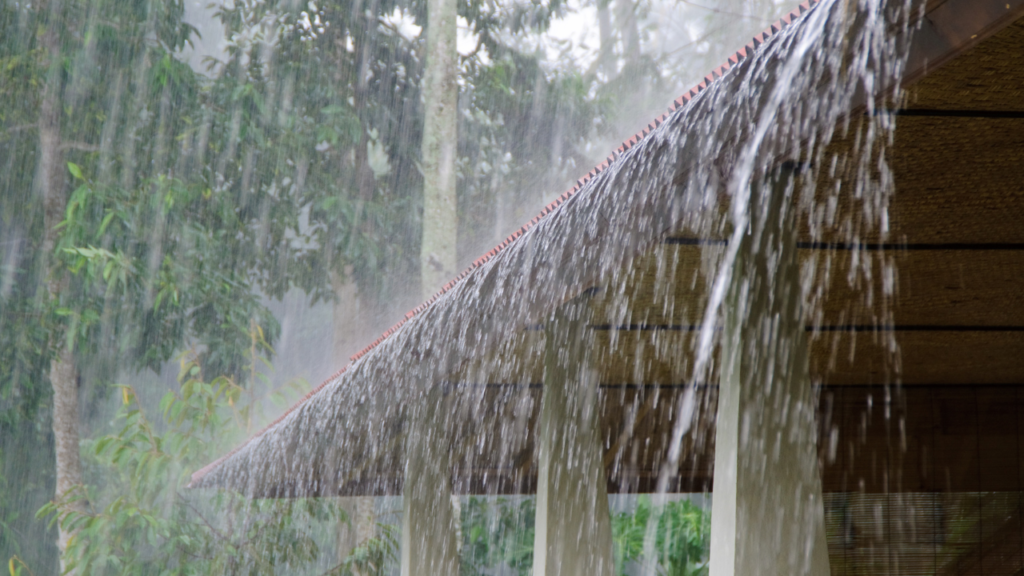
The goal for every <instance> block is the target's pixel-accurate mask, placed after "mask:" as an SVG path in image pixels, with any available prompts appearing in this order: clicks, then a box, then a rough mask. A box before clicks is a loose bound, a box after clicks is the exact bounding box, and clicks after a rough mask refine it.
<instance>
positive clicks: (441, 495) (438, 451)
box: [401, 391, 460, 576]
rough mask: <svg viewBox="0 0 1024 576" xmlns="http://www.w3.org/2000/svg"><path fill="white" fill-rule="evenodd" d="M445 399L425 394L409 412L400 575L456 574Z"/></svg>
mask: <svg viewBox="0 0 1024 576" xmlns="http://www.w3.org/2000/svg"><path fill="white" fill-rule="evenodd" d="M444 405H445V398H444V397H443V395H442V394H441V393H440V391H434V392H431V393H428V394H427V395H426V402H425V406H421V407H418V408H419V409H418V410H414V411H413V412H414V413H413V415H412V416H411V420H412V421H411V424H410V428H409V436H408V438H407V440H406V455H405V487H404V488H403V489H402V570H401V574H402V576H454V575H456V574H458V573H459V554H458V540H457V538H456V533H457V527H458V523H459V521H460V519H459V518H457V517H456V515H455V513H454V511H453V506H452V496H451V494H452V483H451V469H450V468H449V461H448V454H449V452H450V438H449V434H448V432H447V431H448V430H449V429H450V427H449V426H448V422H447V421H446V416H447V415H446V413H445V410H444V409H443V408H444Z"/></svg>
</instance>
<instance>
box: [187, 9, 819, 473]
mask: <svg viewBox="0 0 1024 576" xmlns="http://www.w3.org/2000/svg"><path fill="white" fill-rule="evenodd" d="M819 1H820V0H807V1H805V2H802V3H800V5H799V6H798V7H797V8H796V9H794V10H792V11H791V12H789V13H787V14H786V15H784V16H783V17H782V18H780V19H779V20H778V21H776V22H775V23H774V24H772V25H771V26H769V27H768V28H766V29H765V30H764V31H763V32H761V33H760V34H758V35H756V36H754V37H753V38H752V39H751V40H750V42H748V43H747V45H746V46H744V47H742V48H740V49H739V50H737V51H736V52H735V53H734V54H732V55H731V56H729V57H728V59H727V60H726V62H724V63H723V64H722V65H721V66H718V67H717V68H715V69H714V70H712V71H711V73H709V74H708V75H706V76H705V77H704V79H703V80H702V81H701V82H699V83H698V84H697V85H696V86H694V87H693V88H691V89H689V90H688V91H687V92H686V93H684V94H683V95H682V96H680V97H679V98H676V99H675V100H674V101H673V102H672V104H671V105H670V106H669V108H668V110H667V111H666V112H664V113H663V114H662V115H660V116H658V117H657V118H655V119H654V120H653V121H652V122H650V123H649V124H648V125H647V127H646V128H643V129H642V130H641V131H640V132H637V133H636V134H634V135H633V136H631V137H630V138H627V139H626V140H625V141H624V142H623V143H622V144H621V145H620V146H619V147H618V148H617V149H616V150H615V151H614V152H612V153H611V154H610V155H609V156H608V158H606V159H605V161H604V162H602V163H601V164H598V165H597V166H595V167H594V168H593V169H592V170H590V171H589V172H587V174H586V175H584V176H583V177H582V178H579V179H578V180H577V181H576V183H575V184H574V185H573V186H572V188H570V189H568V190H566V191H565V192H563V193H562V194H561V195H560V196H559V197H558V198H556V199H555V200H554V201H553V202H551V203H550V204H548V205H547V206H545V207H544V209H543V210H541V211H540V214H538V215H537V216H535V217H534V218H533V219H531V220H530V221H529V222H527V223H525V224H523V225H522V226H520V227H519V229H518V230H516V231H515V232H513V233H512V234H510V235H509V236H508V237H507V238H505V240H503V241H502V242H501V243H500V244H498V245H497V246H495V247H494V248H492V249H491V250H489V251H488V252H487V253H485V254H483V255H482V256H480V257H479V258H477V259H476V260H474V261H473V263H472V264H470V265H469V267H467V268H466V269H465V270H463V271H462V273H460V274H459V275H458V276H456V277H455V278H453V279H451V280H450V281H448V282H447V283H446V284H445V285H444V286H442V287H441V289H440V290H438V291H437V292H436V293H435V294H434V295H433V296H431V297H430V298H429V299H427V300H426V301H425V302H423V303H422V304H420V305H419V306H417V307H416V308H413V309H412V310H410V311H409V312H407V313H406V314H405V317H404V318H402V319H401V320H400V321H398V322H397V323H396V324H395V325H394V326H392V327H390V328H388V329H387V330H386V331H384V333H383V334H381V335H380V336H379V337H378V338H377V339H376V340H374V341H373V342H371V343H370V344H369V345H367V346H366V347H365V348H363V349H362V350H360V351H359V352H357V353H355V354H353V355H352V356H351V357H350V358H349V363H348V364H346V365H345V366H343V367H342V368H341V369H340V370H338V371H337V372H335V373H334V374H332V375H331V376H330V377H328V378H327V379H326V380H324V381H323V382H321V383H320V384H319V385H318V386H316V387H315V388H313V389H312V390H310V391H309V392H308V393H307V394H306V395H305V397H303V398H302V399H300V400H299V401H298V402H296V403H295V404H294V405H293V406H292V407H290V408H288V409H287V410H286V411H285V412H284V413H283V414H281V416H279V417H278V418H277V419H276V420H274V421H273V422H271V423H270V424H268V425H267V426H266V427H265V428H264V429H263V430H261V431H259V432H257V433H256V434H254V435H253V438H256V437H258V436H260V435H261V434H263V433H264V432H266V431H267V430H269V429H270V428H273V427H274V426H275V425H277V424H278V423H279V422H280V421H282V420H283V419H284V418H286V417H287V416H288V414H289V413H291V412H292V411H294V410H295V409H296V408H297V407H298V406H300V405H302V404H303V403H304V402H306V401H307V400H308V399H309V398H311V397H313V396H314V395H316V394H317V393H318V392H319V391H320V390H322V389H323V388H324V387H325V386H327V385H328V384H329V383H330V382H333V381H334V380H336V379H337V378H338V377H339V376H341V375H342V374H344V373H345V371H346V370H348V368H349V366H351V365H352V363H354V362H356V361H358V360H359V359H360V358H362V357H363V356H365V355H367V354H369V353H370V352H371V351H372V350H373V349H374V348H376V347H377V346H378V345H379V344H380V343H381V342H383V341H384V340H385V339H387V338H388V337H390V336H391V335H392V334H394V333H395V332H397V331H398V330H399V329H401V328H402V326H404V325H405V324H406V322H408V321H409V320H410V319H411V318H413V317H414V316H416V315H418V314H420V313H422V312H423V311H424V310H426V309H427V308H429V307H430V306H431V305H433V304H434V302H436V301H437V300H438V299H439V298H441V297H442V296H443V295H444V294H446V293H447V292H448V291H450V290H451V289H452V288H453V287H455V285H457V284H458V283H459V282H461V281H462V280H463V279H464V278H466V277H467V276H469V275H470V274H471V273H472V272H473V271H474V270H476V269H478V268H479V267H480V266H482V265H483V264H485V263H487V262H488V261H490V260H491V259H492V258H493V257H494V256H496V255H497V254H498V253H499V252H501V251H502V250H504V249H505V248H507V247H508V246H509V245H511V244H512V243H513V242H515V241H516V240H518V239H519V238H520V237H522V235H523V234H525V233H526V231H527V230H529V229H530V228H532V227H533V226H534V225H536V224H537V223H538V222H540V221H541V219H543V218H544V217H546V216H548V215H549V214H551V213H552V212H554V211H555V210H556V209H557V208H558V207H559V206H561V205H562V204H563V203H564V202H565V201H566V200H568V199H569V198H571V197H572V196H574V195H575V194H576V193H577V192H579V191H580V190H581V189H582V188H583V187H584V186H585V185H586V184H587V182H589V181H590V180H592V179H593V178H594V177H595V176H597V175H598V174H600V173H601V172H603V171H604V170H605V169H606V168H608V166H610V165H611V164H612V163H613V162H615V160H616V159H617V158H619V157H620V156H621V155H622V154H623V153H624V152H626V151H627V150H629V149H631V148H633V147H634V146H636V145H637V144H638V143H639V142H641V141H642V140H643V139H644V138H646V137H647V135H648V134H650V133H651V132H652V131H654V129H655V128H657V127H658V126H660V125H661V124H662V122H664V121H665V119H666V118H668V116H669V115H670V114H672V113H673V112H675V111H676V110H678V109H679V108H682V107H684V106H686V105H687V104H688V103H689V102H690V100H692V99H693V98H694V97H696V96H697V95H698V94H700V93H701V92H703V91H704V90H705V89H707V87H708V86H710V85H711V83H712V82H714V81H715V80H717V79H719V78H721V77H722V76H723V75H724V74H725V73H726V72H727V71H728V70H729V69H730V68H732V67H733V66H735V65H736V64H738V63H739V62H741V61H742V60H744V59H746V58H747V57H748V56H750V55H752V54H753V53H754V52H755V51H756V50H757V49H758V48H759V47H760V46H761V45H762V44H764V43H765V42H767V41H768V40H769V39H770V38H771V37H772V36H774V35H775V34H777V33H778V32H780V31H782V29H783V28H785V27H786V26H789V25H790V24H792V23H793V22H794V21H796V20H797V19H798V18H799V17H800V16H801V15H803V14H804V13H805V12H807V11H809V10H810V9H811V8H812V7H813V6H815V5H816V4H818V3H819ZM249 441H251V438H250V440H247V441H246V442H245V443H243V444H241V445H239V446H238V447H236V448H235V449H233V450H231V451H230V452H228V453H227V454H225V455H224V456H222V457H221V458H219V459H217V460H216V461H214V462H212V463H210V464H209V465H207V466H205V467H203V468H202V469H200V470H198V471H196V472H195V473H194V474H193V475H192V482H193V483H194V482H198V481H199V480H200V479H201V478H202V477H203V476H204V475H205V474H206V473H207V472H209V471H210V470H212V469H214V468H216V467H217V466H218V465H219V464H220V463H221V462H223V461H224V460H226V459H228V458H230V457H231V456H232V455H233V454H235V453H236V452H237V451H238V450H240V449H241V448H242V447H243V446H245V444H247V443H248V442H249Z"/></svg>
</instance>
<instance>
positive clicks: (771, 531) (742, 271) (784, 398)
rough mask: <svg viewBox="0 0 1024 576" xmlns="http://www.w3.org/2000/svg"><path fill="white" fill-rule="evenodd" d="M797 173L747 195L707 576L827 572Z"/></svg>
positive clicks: (728, 331)
mask: <svg viewBox="0 0 1024 576" xmlns="http://www.w3.org/2000/svg"><path fill="white" fill-rule="evenodd" d="M793 211H794V210H793V176H792V171H791V170H789V169H781V170H779V171H778V172H777V174H776V175H774V176H773V177H771V178H770V182H769V185H768V186H765V187H764V189H763V190H761V189H756V188H755V189H754V190H753V191H752V199H751V207H750V226H749V228H748V231H747V233H746V235H744V237H743V240H742V244H741V245H740V247H739V255H738V258H737V260H736V263H735V268H734V270H733V276H732V283H731V286H730V292H729V296H728V298H727V300H726V302H725V310H724V313H725V325H724V330H723V334H722V338H723V341H722V351H721V353H722V372H721V382H720V388H719V397H718V421H717V428H718V430H717V436H716V439H715V483H714V493H713V500H712V513H711V565H710V576H799V575H813V576H827V575H828V574H829V560H828V548H827V545H826V542H825V521H824V520H825V519H824V506H823V501H822V495H821V478H820V476H819V473H818V462H817V456H816V428H815V423H814V422H815V420H814V418H815V416H814V408H815V407H814V403H813V394H812V391H811V383H810V378H809V375H808V358H807V343H806V337H805V334H804V323H803V319H802V317H801V310H800V308H801V298H802V297H801V290H800V275H799V265H798V262H797V257H796V226H795V218H794V216H793Z"/></svg>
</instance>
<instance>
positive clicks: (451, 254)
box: [420, 0, 459, 299]
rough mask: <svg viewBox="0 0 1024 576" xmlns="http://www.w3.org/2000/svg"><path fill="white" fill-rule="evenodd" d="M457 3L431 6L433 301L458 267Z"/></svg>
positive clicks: (428, 146) (426, 226)
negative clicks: (434, 294) (434, 295)
mask: <svg viewBox="0 0 1024 576" xmlns="http://www.w3.org/2000/svg"><path fill="white" fill-rule="evenodd" d="M458 59H459V54H458V51H457V28H456V1H455V0H428V2H427V63H426V70H425V72H424V82H423V104H424V113H423V145H422V160H421V166H422V169H423V241H422V244H421V245H420V277H421V287H422V294H423V298H424V299H426V298H429V297H430V296H431V295H432V294H433V293H434V292H436V291H437V290H438V289H439V288H440V287H441V285H442V284H443V283H444V282H445V281H447V280H450V279H451V278H453V277H454V276H455V271H456V269H457V265H458V254H457V252H456V247H457V242H458V198H457V196H456V184H457V177H458V174H457V173H456V152H457V150H458V134H457V130H458V121H457V112H458V104H459V84H458Z"/></svg>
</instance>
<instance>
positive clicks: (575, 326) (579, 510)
mask: <svg viewBox="0 0 1024 576" xmlns="http://www.w3.org/2000/svg"><path fill="white" fill-rule="evenodd" d="M587 300H588V298H587V297H581V298H579V299H577V300H576V301H574V302H571V303H569V304H567V305H566V306H564V307H563V308H562V309H561V310H560V311H559V312H558V313H557V314H556V315H555V317H554V318H552V319H551V320H550V321H549V322H548V325H547V327H546V330H545V346H544V348H545V351H544V395H543V398H542V400H541V411H540V422H539V426H538V431H539V432H538V433H539V445H540V450H539V470H538V474H537V520H536V526H535V534H534V546H533V574H534V576H570V575H571V576H577V575H580V576H582V575H586V576H604V575H608V576H611V575H613V574H614V570H615V564H614V562H613V560H612V529H611V516H610V513H609V510H608V486H607V478H606V477H605V470H604V458H603V456H604V454H603V450H602V449H601V438H600V433H599V430H598V427H599V425H600V422H599V417H600V415H599V414H598V412H597V410H598V405H597V386H598V377H597V373H596V371H595V370H594V368H593V366H592V365H591V362H590V360H589V358H590V357H591V347H592V345H591V342H590V339H589V338H588V337H587V336H588V335H587V323H588V321H589V314H588V312H589V305H588V302H587Z"/></svg>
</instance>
